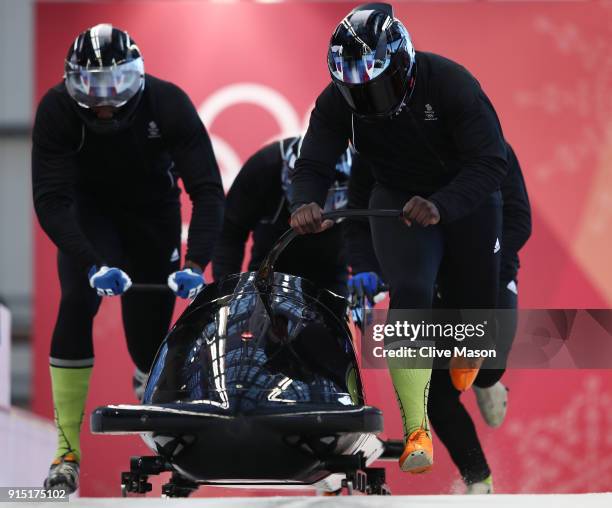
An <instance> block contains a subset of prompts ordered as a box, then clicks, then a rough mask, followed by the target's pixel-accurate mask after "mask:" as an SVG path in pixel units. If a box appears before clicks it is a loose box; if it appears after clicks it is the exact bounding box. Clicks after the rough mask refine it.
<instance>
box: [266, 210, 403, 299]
mask: <svg viewBox="0 0 612 508" xmlns="http://www.w3.org/2000/svg"><path fill="white" fill-rule="evenodd" d="M401 216H402V210H384V209H378V208H366V209H357V208H352V209H348V210H334V211H333V212H327V213H324V214H323V215H322V220H323V221H325V220H333V221H334V222H335V221H336V220H338V219H350V218H354V217H388V218H397V219H399V218H400V217H401ZM297 236H298V234H297V233H296V232H295V231H294V230H293V229H289V230H287V231H285V233H283V235H282V236H281V237H280V238H279V239H278V240H277V241H276V243H275V244H274V246H273V247H272V248H271V249H270V252H269V253H268V255H267V256H266V257H265V259H264V260H263V262H262V263H261V266H260V267H259V270H257V276H256V278H255V284H256V285H257V286H260V287H262V286H263V287H266V286H269V285H270V284H271V283H272V277H273V276H274V265H275V264H276V260H277V259H278V258H279V256H280V255H281V254H282V252H283V251H284V250H285V249H286V248H287V246H288V245H289V244H290V243H291V242H292V241H293V240H294V239H295V238H296V237H297Z"/></svg>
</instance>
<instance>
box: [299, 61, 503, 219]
mask: <svg viewBox="0 0 612 508" xmlns="http://www.w3.org/2000/svg"><path fill="white" fill-rule="evenodd" d="M416 61H417V76H416V85H415V89H414V92H413V94H412V97H411V98H410V100H409V101H408V105H407V106H406V107H404V109H403V110H402V111H401V112H400V113H399V114H398V115H397V116H395V117H393V118H389V119H385V120H379V121H366V120H363V119H360V118H358V117H357V116H354V115H352V114H351V112H350V110H349V108H348V106H347V105H346V104H345V102H344V99H343V98H342V96H341V95H340V93H339V92H338V90H337V89H336V87H335V86H334V85H333V84H330V85H329V86H328V87H327V88H326V89H325V90H324V91H323V92H322V93H321V95H320V96H319V98H318V99H317V102H316V105H315V109H314V110H313V112H312V115H311V117H310V124H309V127H308V131H307V133H306V136H305V138H304V143H303V145H302V150H301V157H300V159H299V160H298V162H297V164H296V168H295V175H294V178H293V182H294V185H295V194H296V196H298V197H299V200H298V201H297V202H296V203H295V206H296V207H297V206H298V205H300V204H304V203H309V202H312V201H316V202H318V203H319V204H321V202H322V200H323V198H324V196H325V190H326V189H327V188H328V186H329V183H330V179H331V175H332V169H333V166H334V163H335V161H336V160H337V159H338V156H339V154H341V153H342V151H343V150H345V149H346V146H347V143H348V142H349V140H351V141H352V143H353V145H354V147H355V149H356V150H357V152H359V154H360V155H361V156H362V157H363V158H364V159H365V160H366V161H367V163H368V164H370V165H371V167H372V170H373V172H374V177H375V179H376V181H377V182H378V183H380V184H382V185H385V186H388V187H391V188H394V189H401V190H405V191H406V192H407V194H408V193H409V194H419V195H421V196H424V197H429V199H431V200H432V201H434V202H435V203H436V205H437V206H438V208H439V210H440V215H441V220H442V222H450V221H453V220H456V219H459V218H461V217H463V216H465V215H467V214H469V213H470V212H471V211H472V210H474V209H475V208H476V207H477V206H478V205H479V203H480V202H482V200H483V199H484V198H485V197H486V196H487V195H489V194H491V193H492V192H494V191H495V190H497V189H498V188H499V185H500V182H501V181H502V180H503V178H504V176H505V175H506V172H507V158H506V146H505V142H504V138H503V135H502V129H501V126H500V123H499V120H498V118H497V115H496V113H495V110H494V109H493V106H492V105H491V102H490V101H489V99H488V98H487V96H486V95H485V93H484V92H483V91H482V89H481V88H480V85H479V83H478V81H476V79H475V78H474V77H473V76H472V75H471V74H470V73H469V72H468V71H467V70H466V69H465V68H463V67H461V66H460V65H458V64H456V63H455V62H452V61H451V60H448V59H446V58H443V57H441V56H438V55H434V54H431V53H423V52H417V55H416Z"/></svg>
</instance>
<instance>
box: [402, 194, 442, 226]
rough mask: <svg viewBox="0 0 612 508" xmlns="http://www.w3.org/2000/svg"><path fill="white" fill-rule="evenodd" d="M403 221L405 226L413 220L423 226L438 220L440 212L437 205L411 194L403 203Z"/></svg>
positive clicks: (409, 224) (435, 222) (410, 224)
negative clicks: (406, 201)
mask: <svg viewBox="0 0 612 508" xmlns="http://www.w3.org/2000/svg"><path fill="white" fill-rule="evenodd" d="M402 213H403V221H404V222H405V223H406V225H407V226H412V223H413V222H416V223H417V224H420V225H421V226H423V227H427V226H433V225H434V224H437V223H438V222H440V212H439V211H438V207H437V206H436V205H435V204H434V203H433V202H432V201H428V200H427V199H425V198H422V197H421V196H413V197H412V198H410V200H409V201H408V203H406V204H405V205H404V209H403V210H402Z"/></svg>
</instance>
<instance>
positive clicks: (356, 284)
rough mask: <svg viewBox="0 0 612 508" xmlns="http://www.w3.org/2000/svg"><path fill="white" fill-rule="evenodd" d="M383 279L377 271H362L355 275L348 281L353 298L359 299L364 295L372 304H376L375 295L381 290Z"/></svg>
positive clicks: (354, 299)
mask: <svg viewBox="0 0 612 508" xmlns="http://www.w3.org/2000/svg"><path fill="white" fill-rule="evenodd" d="M382 287H383V281H382V279H381V278H380V277H379V276H378V274H377V273H376V272H361V273H356V274H355V275H353V276H352V277H351V278H350V279H349V281H348V288H349V295H350V297H351V300H353V301H359V299H361V298H363V297H364V296H365V297H366V298H367V300H368V302H369V304H370V305H374V304H375V301H374V297H375V296H376V294H378V293H380V292H381V288H382Z"/></svg>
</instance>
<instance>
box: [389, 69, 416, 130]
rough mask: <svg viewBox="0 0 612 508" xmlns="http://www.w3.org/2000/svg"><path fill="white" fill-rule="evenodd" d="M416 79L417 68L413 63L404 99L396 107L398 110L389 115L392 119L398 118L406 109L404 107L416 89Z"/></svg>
mask: <svg viewBox="0 0 612 508" xmlns="http://www.w3.org/2000/svg"><path fill="white" fill-rule="evenodd" d="M416 78H417V66H416V62H415V65H414V74H413V75H412V77H411V78H410V81H409V83H408V88H407V89H406V93H405V94H404V98H403V99H402V101H401V102H400V105H399V106H398V108H397V109H396V110H395V111H394V112H393V113H391V117H392V118H394V117H396V116H398V115H399V114H400V113H401V112H402V111H403V110H404V108H406V106H408V101H409V100H410V98H411V97H412V94H413V92H414V89H415V88H416Z"/></svg>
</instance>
